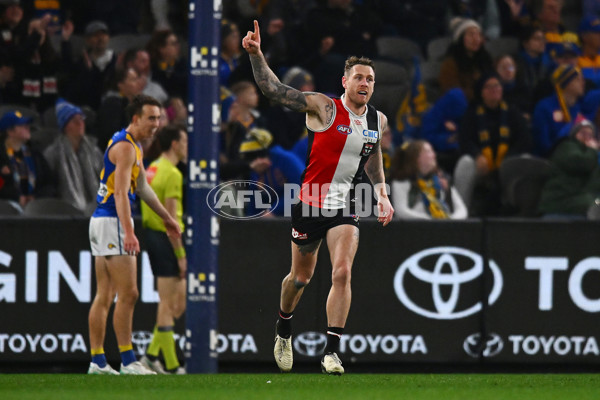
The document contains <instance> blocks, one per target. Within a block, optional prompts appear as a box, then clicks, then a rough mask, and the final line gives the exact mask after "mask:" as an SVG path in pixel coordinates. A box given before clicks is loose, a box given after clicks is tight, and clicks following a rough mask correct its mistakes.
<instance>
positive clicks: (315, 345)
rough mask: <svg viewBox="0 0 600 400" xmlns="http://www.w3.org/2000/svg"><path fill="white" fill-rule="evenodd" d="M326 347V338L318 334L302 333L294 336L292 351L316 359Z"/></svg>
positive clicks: (322, 334)
mask: <svg viewBox="0 0 600 400" xmlns="http://www.w3.org/2000/svg"><path fill="white" fill-rule="evenodd" d="M326 346H327V336H325V334H324V333H319V332H304V333H301V334H300V335H298V336H296V339H295V340H294V349H295V350H296V351H297V352H298V353H300V354H302V355H303V356H307V357H316V356H320V355H321V354H323V352H324V351H325V347H326Z"/></svg>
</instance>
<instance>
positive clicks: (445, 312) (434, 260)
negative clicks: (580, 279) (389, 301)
mask: <svg viewBox="0 0 600 400" xmlns="http://www.w3.org/2000/svg"><path fill="white" fill-rule="evenodd" d="M489 268H490V270H491V272H492V278H493V285H492V290H491V292H490V294H489V298H488V304H490V305H492V304H494V303H495V302H496V300H498V297H499V296H500V293H501V292H502V285H503V279H502V273H501V272H500V268H498V265H496V263H495V262H494V261H492V260H490V263H489ZM482 273H483V261H482V258H481V256H480V255H479V254H477V253H474V252H472V251H470V250H467V249H463V248H460V247H434V248H430V249H426V250H423V251H420V252H418V253H416V254H413V255H412V256H410V257H409V258H407V259H406V261H404V262H403V263H402V264H401V265H400V267H399V268H398V270H397V271H396V275H395V277H394V290H395V291H396V295H397V296H398V299H399V300H400V301H401V302H402V304H404V305H405V306H406V307H407V308H408V309H409V310H411V311H413V312H414V313H416V314H419V315H422V316H424V317H426V318H431V319H443V320H450V319H460V318H465V317H468V316H470V315H473V314H475V313H478V312H479V311H481V307H482V305H481V302H476V303H474V304H468V305H466V306H462V307H463V308H462V309H461V308H459V304H462V303H461V301H460V300H461V296H460V293H461V288H462V287H463V286H464V285H466V284H469V283H471V284H473V283H475V282H477V280H478V279H479V278H480V276H481V274H482ZM407 281H408V282H410V283H407ZM416 281H419V282H416ZM415 283H423V284H425V287H429V288H430V290H431V299H432V301H433V302H432V304H430V303H428V302H425V301H424V300H423V299H422V298H421V299H416V298H414V297H417V295H416V294H415V293H416V291H415V290H413V291H412V292H410V291H408V290H407V288H408V287H414V284H415ZM443 289H449V290H450V291H449V295H444V293H442V292H443ZM420 302H421V303H422V304H420ZM425 303H427V304H425Z"/></svg>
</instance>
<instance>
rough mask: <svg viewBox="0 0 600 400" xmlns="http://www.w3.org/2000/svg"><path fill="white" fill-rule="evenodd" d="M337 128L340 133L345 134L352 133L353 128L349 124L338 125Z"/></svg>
mask: <svg viewBox="0 0 600 400" xmlns="http://www.w3.org/2000/svg"><path fill="white" fill-rule="evenodd" d="M336 129H337V130H338V132H339V133H343V134H344V135H350V134H351V133H352V128H350V127H349V126H348V125H338V126H337V128H336Z"/></svg>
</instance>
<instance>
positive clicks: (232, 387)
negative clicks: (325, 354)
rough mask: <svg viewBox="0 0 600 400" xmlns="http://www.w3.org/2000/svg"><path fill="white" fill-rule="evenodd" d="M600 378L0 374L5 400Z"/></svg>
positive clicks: (440, 390)
mask: <svg viewBox="0 0 600 400" xmlns="http://www.w3.org/2000/svg"><path fill="white" fill-rule="evenodd" d="M599 398H600V375H599V374H419V375H415V374H393V375H392V374H354V375H353V374H348V375H344V376H341V377H339V376H325V375H316V374H288V375H283V374H215V375H186V376H144V377H136V376H87V375H83V374H81V375H73V374H14V375H13V374H7V375H0V399H2V400H13V399H15V400H28V399H32V400H33V399H35V400H43V399H61V400H88V399H105V400H113V399H139V400H153V399H160V400H169V399H178V400H184V399H211V400H212V399H228V400H238V399H240V400H242V399H243V400H246V399H251V400H253V399H256V400H266V399H277V400H294V399H302V400H311V399H332V400H354V399H361V400H376V399H401V400H411V399H424V400H425V399H426V400H434V399H441V400H451V399H460V400H466V399H477V400H487V399H507V400H525V399H526V400H530V399H531V400H534V399H543V400H551V399H557V400H558V399H560V400H566V399H576V400H585V399H590V400H591V399H594V400H597V399H599Z"/></svg>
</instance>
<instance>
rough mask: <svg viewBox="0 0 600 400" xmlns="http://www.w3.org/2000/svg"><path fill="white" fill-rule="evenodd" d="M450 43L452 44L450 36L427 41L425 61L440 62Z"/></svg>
mask: <svg viewBox="0 0 600 400" xmlns="http://www.w3.org/2000/svg"><path fill="white" fill-rule="evenodd" d="M450 43H452V38H451V37H450V36H442V37H439V38H435V39H432V40H431V41H429V43H428V44H427V59H428V60H429V61H440V60H441V59H442V58H443V57H444V54H446V51H447V50H448V46H450Z"/></svg>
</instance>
